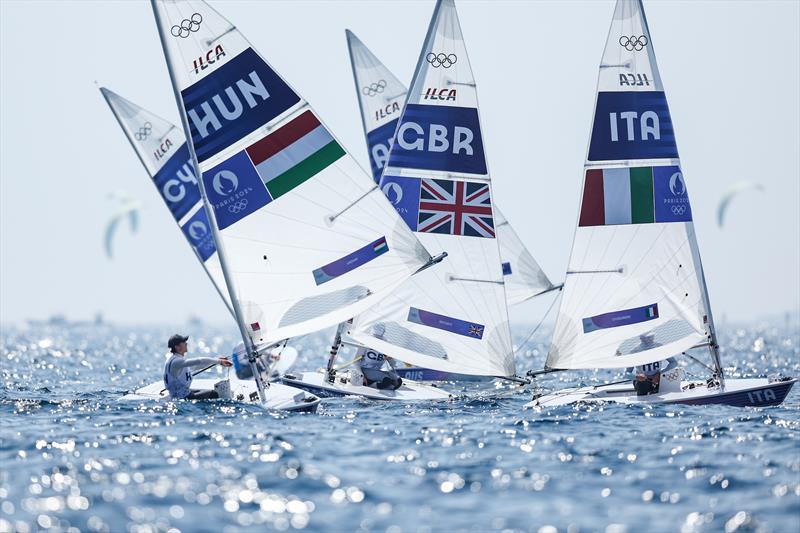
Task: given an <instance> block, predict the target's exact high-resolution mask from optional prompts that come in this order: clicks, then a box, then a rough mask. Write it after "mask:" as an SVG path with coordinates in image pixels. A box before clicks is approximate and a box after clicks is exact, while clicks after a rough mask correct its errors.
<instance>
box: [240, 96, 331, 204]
mask: <svg viewBox="0 0 800 533" xmlns="http://www.w3.org/2000/svg"><path fill="white" fill-rule="evenodd" d="M247 154H248V155H249V156H250V159H251V160H252V161H253V164H254V165H255V166H256V170H257V171H258V174H259V175H260V176H261V179H262V180H263V181H264V183H265V184H266V186H267V190H268V191H269V193H270V196H272V198H273V199H277V198H279V197H281V196H283V195H284V194H286V193H287V192H289V191H291V190H292V189H294V188H295V187H297V186H298V185H300V184H302V183H304V182H305V181H307V180H309V179H311V178H312V177H314V176H315V175H317V174H318V173H319V172H321V171H323V170H324V169H326V168H327V167H328V166H330V165H331V164H333V163H334V162H336V161H337V160H338V159H339V158H340V157H342V156H343V155H345V151H344V149H342V147H341V146H340V145H339V143H337V142H336V141H335V140H334V138H333V137H332V136H331V134H330V132H329V131H328V130H327V129H325V126H323V125H322V124H320V122H319V120H318V119H317V117H315V116H314V113H312V112H311V111H305V112H304V113H302V114H301V115H299V116H297V117H295V118H294V119H292V120H291V121H290V122H289V123H288V124H286V125H284V126H281V127H280V128H279V129H277V130H275V131H274V132H272V133H270V134H269V135H267V136H266V137H264V138H263V139H261V140H260V141H258V142H256V143H254V144H253V145H251V146H250V147H248V148H247Z"/></svg>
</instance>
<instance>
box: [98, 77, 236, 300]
mask: <svg viewBox="0 0 800 533" xmlns="http://www.w3.org/2000/svg"><path fill="white" fill-rule="evenodd" d="M100 92H101V93H102V95H103V97H104V98H105V100H106V102H107V103H108V106H109V107H110V108H111V112H112V113H114V116H115V117H116V119H117V121H118V122H119V125H120V127H122V131H123V132H124V133H125V136H126V137H127V138H128V141H130V143H131V146H132V147H133V150H134V151H135V152H136V155H137V156H139V160H140V161H141V162H142V165H144V168H145V170H147V174H148V175H149V176H150V179H151V180H152V181H153V185H155V187H156V189H158V192H159V194H160V195H161V198H162V199H163V200H164V203H165V204H166V206H167V208H168V209H169V211H170V213H172V216H173V218H174V219H175V222H177V224H178V226H179V227H180V229H181V231H182V232H183V236H184V237H186V241H187V242H188V243H189V246H190V247H191V249H192V251H193V252H194V254H195V256H196V257H197V259H198V261H200V264H201V265H202V266H203V269H204V270H205V271H206V274H208V277H209V278H210V279H211V282H212V283H213V284H214V287H215V288H216V289H217V292H218V293H219V295H220V297H221V298H222V300H223V301H224V302H225V305H226V306H227V307H228V309H229V310H231V313H232V312H233V310H232V309H231V303H230V298H229V297H228V290H227V288H226V287H225V279H224V277H223V275H222V268H221V267H220V263H219V256H218V255H217V247H216V245H215V244H214V238H213V236H212V233H211V225H210V224H209V222H208V216H207V214H206V210H205V207H204V206H203V201H202V198H201V197H200V189H199V187H198V186H197V178H196V177H195V174H194V165H193V164H192V158H191V155H190V154H189V148H188V146H186V139H185V137H184V136H183V132H182V131H181V129H180V128H178V127H177V126H174V125H173V124H170V123H169V122H168V121H166V120H164V119H163V118H161V117H159V116H157V115H154V114H153V113H150V112H149V111H147V110H146V109H143V108H141V107H139V106H138V105H136V104H134V103H133V102H131V101H130V100H126V99H125V98H123V97H122V96H120V95H118V94H117V93H115V92H114V91H111V90H109V89H107V88H105V87H101V88H100Z"/></svg>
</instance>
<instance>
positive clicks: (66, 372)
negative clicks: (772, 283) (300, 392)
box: [0, 321, 800, 533]
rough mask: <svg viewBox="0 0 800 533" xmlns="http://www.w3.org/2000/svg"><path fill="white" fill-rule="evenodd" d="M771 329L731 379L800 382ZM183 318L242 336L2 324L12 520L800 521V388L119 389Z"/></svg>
mask: <svg viewBox="0 0 800 533" xmlns="http://www.w3.org/2000/svg"><path fill="white" fill-rule="evenodd" d="M779 322H781V323H780V324H752V325H749V326H740V327H737V326H733V325H730V326H723V327H721V328H720V329H721V331H720V335H721V341H722V344H723V345H724V346H725V349H724V354H723V356H724V362H725V365H726V367H727V369H728V376H731V377H756V376H767V375H771V374H778V373H782V374H785V375H800V333H798V330H797V326H794V328H792V327H790V326H789V325H787V324H785V323H783V321H779ZM175 331H181V332H185V333H187V334H189V335H190V336H191V340H190V349H191V350H192V353H194V354H195V355H207V354H216V353H228V352H229V350H230V348H231V346H232V345H233V344H234V343H235V342H236V331H235V330H233V329H232V328H220V327H216V328H215V327H212V326H204V325H202V324H200V323H193V324H188V325H182V326H177V325H173V326H170V327H164V326H148V327H144V326H139V327H125V326H112V325H106V324H72V323H68V322H65V321H63V322H55V323H29V324H24V325H4V326H3V327H2V338H1V339H0V376H1V377H2V388H1V389H0V532H5V531H19V532H23V533H24V532H28V531H89V532H104V531H107V532H126V531H129V532H132V533H133V532H150V531H171V532H177V531H183V532H205V531H208V532H226V531H272V530H278V531H286V530H308V531H375V532H388V533H400V532H413V531H420V532H426V531H509V532H512V531H532V532H542V533H552V532H556V531H558V532H595V531H597V532H609V533H610V532H661V531H664V532H672V531H675V532H679V531H680V532H694V531H725V532H728V533H731V532H734V531H758V532H779V533H784V532H786V533H790V532H797V531H800V387H795V390H793V391H792V393H791V394H790V396H789V397H788V398H787V400H786V402H785V403H784V404H783V405H782V406H780V407H771V408H761V409H752V408H747V409H742V408H735V407H724V406H710V407H708V406H707V407H678V406H656V407H642V406H627V407H626V406H604V407H597V406H595V407H587V406H583V407H561V408H557V409H553V410H551V411H544V412H536V411H531V410H523V405H524V404H525V403H526V402H527V401H529V399H530V396H531V392H530V390H529V389H519V388H516V387H512V386H509V385H503V384H494V383H484V384H471V385H462V386H458V385H453V386H452V387H451V388H452V389H453V390H455V391H457V392H458V393H459V394H463V395H464V396H463V397H460V398H459V399H456V400H453V401H449V402H443V403H429V404H410V403H409V404H400V403H374V402H369V401H364V400H359V399H333V400H325V401H324V403H323V405H322V406H321V407H320V410H319V413H317V414H310V415H309V414H305V415H304V414H294V415H278V414H275V413H269V412H265V411H263V410H262V409H261V408H259V407H258V406H256V405H242V404H237V403H233V402H205V403H202V402H185V401H184V402H174V403H163V404H158V405H157V404H155V403H154V402H142V403H141V404H139V403H123V402H118V401H117V399H118V398H119V397H120V396H121V395H122V394H124V393H125V392H126V391H129V390H132V389H135V388H136V387H139V386H141V385H144V384H147V383H149V382H152V381H155V380H158V379H160V378H161V375H162V370H163V362H164V352H165V351H166V350H165V348H164V345H165V343H166V339H167V338H168V336H169V335H170V334H172V333H174V332H175ZM527 333H528V331H527V329H525V328H519V330H518V331H515V335H516V336H517V339H516V340H517V342H521V341H522V340H523V339H524V337H525V336H526V335H527ZM331 336H332V333H331V332H326V333H325V334H320V335H314V336H310V337H304V338H301V339H297V340H296V341H295V342H294V344H293V345H294V346H295V347H296V348H297V349H298V350H299V351H300V358H299V361H298V365H297V367H296V368H298V369H313V368H317V367H320V366H323V365H324V361H325V356H326V353H327V350H328V344H329V342H330V338H331ZM547 338H548V332H547V331H542V332H538V333H537V335H536V336H535V337H534V340H533V342H532V343H529V344H528V345H526V346H524V347H522V348H521V349H520V350H519V351H520V352H521V353H520V355H519V357H518V369H519V370H520V371H522V372H524V371H525V370H527V369H529V368H540V367H541V366H542V363H543V359H544V356H545V353H546V343H547ZM343 357H346V354H345V355H343ZM342 360H344V359H342ZM686 370H687V371H689V372H690V373H694V374H696V375H698V376H703V375H704V374H703V369H702V368H701V367H699V366H698V365H696V364H693V365H691V366H688V367H686ZM220 375H222V373H221V371H220ZM615 377H616V378H617V379H618V378H619V377H620V374H618V373H617V374H615V373H612V372H607V371H604V372H598V373H593V372H586V373H563V374H554V375H550V376H547V377H544V378H541V379H539V385H540V386H541V387H542V388H543V389H545V390H552V389H555V388H560V387H563V386H567V385H575V384H578V383H581V382H584V383H587V384H593V383H598V382H599V381H600V380H601V379H610V378H615Z"/></svg>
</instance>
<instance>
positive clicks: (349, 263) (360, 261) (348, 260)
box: [313, 237, 389, 285]
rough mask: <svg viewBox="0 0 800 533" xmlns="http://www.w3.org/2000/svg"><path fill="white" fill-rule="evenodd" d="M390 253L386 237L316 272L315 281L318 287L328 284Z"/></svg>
mask: <svg viewBox="0 0 800 533" xmlns="http://www.w3.org/2000/svg"><path fill="white" fill-rule="evenodd" d="M388 251H389V244H388V243H387V242H386V237H381V238H380V239H377V240H375V241H373V242H371V243H369V244H367V245H366V246H363V247H361V248H359V249H358V250H356V251H355V252H353V253H351V254H347V255H346V256H344V257H342V258H341V259H337V260H336V261H333V262H331V263H328V264H327V265H325V266H323V267H320V268H317V269H315V270H314V272H313V274H314V281H315V282H316V284H317V285H322V284H323V283H327V282H329V281H331V280H332V279H336V278H338V277H339V276H341V275H343V274H347V273H348V272H350V271H353V270H355V269H357V268H358V267H360V266H363V265H365V264H367V263H369V262H370V261H372V260H373V259H375V258H376V257H379V256H381V255H383V254H385V253H386V252H388Z"/></svg>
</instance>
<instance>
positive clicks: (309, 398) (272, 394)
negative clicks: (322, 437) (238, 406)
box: [120, 379, 320, 413]
mask: <svg viewBox="0 0 800 533" xmlns="http://www.w3.org/2000/svg"><path fill="white" fill-rule="evenodd" d="M224 381H225V380H220V379H195V380H193V381H192V389H193V390H199V391H207V390H215V387H219V384H220V383H221V382H224ZM229 385H230V398H226V400H228V401H230V400H233V401H240V402H245V403H256V404H258V403H260V402H259V398H258V389H257V388H256V383H255V381H253V380H240V379H231V380H230V382H229ZM171 399H172V398H171V397H170V395H169V394H168V393H167V392H166V391H165V390H164V383H163V382H162V381H156V382H155V383H151V384H150V385H147V386H145V387H142V388H140V389H137V390H136V391H134V392H132V393H129V394H126V395H125V396H123V397H122V398H120V401H145V400H150V401H170V400H171ZM319 403H320V399H319V398H318V397H317V396H315V395H313V394H309V393H308V392H306V391H303V390H298V389H297V388H294V387H290V386H287V385H283V384H281V383H270V384H269V387H268V388H267V390H266V401H265V402H264V403H263V404H262V405H263V407H264V408H265V409H267V410H270V411H289V412H303V413H313V412H316V410H317V407H318V406H319Z"/></svg>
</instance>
